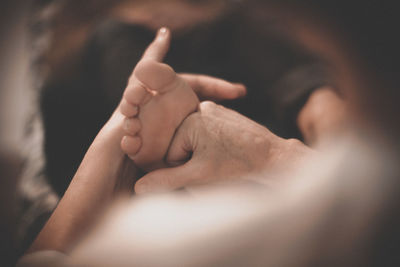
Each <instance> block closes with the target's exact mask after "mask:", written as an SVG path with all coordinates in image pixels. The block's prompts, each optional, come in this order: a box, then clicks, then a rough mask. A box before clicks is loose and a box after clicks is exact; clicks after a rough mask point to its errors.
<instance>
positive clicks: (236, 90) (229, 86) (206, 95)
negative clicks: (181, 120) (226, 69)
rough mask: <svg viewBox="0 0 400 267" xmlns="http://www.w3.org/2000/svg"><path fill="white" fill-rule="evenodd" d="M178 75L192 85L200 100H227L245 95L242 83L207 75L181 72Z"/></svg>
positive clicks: (245, 91)
mask: <svg viewBox="0 0 400 267" xmlns="http://www.w3.org/2000/svg"><path fill="white" fill-rule="evenodd" d="M180 76H181V77H182V78H183V79H184V80H185V81H186V82H187V83H188V84H189V85H190V86H191V87H192V89H193V90H194V91H195V92H196V94H197V95H198V96H199V98H200V99H201V100H214V101H218V100H229V99H236V98H240V97H243V96H245V95H246V93H247V90H246V87H245V86H244V85H243V84H239V83H231V82H228V81H225V80H222V79H218V78H214V77H211V76H207V75H198V74H189V73H183V74H180Z"/></svg>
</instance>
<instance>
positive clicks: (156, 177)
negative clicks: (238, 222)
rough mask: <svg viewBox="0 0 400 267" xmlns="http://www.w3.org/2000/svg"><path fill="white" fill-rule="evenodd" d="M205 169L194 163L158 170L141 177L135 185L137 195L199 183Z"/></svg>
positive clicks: (189, 162)
mask: <svg viewBox="0 0 400 267" xmlns="http://www.w3.org/2000/svg"><path fill="white" fill-rule="evenodd" d="M204 177H206V169H205V168H201V166H199V165H198V164H196V163H195V162H194V161H192V160H190V161H188V162H187V163H185V164H183V165H180V166H178V167H173V168H165V169H158V170H155V171H152V172H150V173H148V174H146V175H145V176H143V177H142V178H141V179H140V180H139V181H137V182H136V184H135V192H136V193H137V194H144V193H156V192H168V191H173V190H176V189H179V188H182V187H185V186H188V185H193V184H197V183H199V184H200V183H201V181H202V180H204Z"/></svg>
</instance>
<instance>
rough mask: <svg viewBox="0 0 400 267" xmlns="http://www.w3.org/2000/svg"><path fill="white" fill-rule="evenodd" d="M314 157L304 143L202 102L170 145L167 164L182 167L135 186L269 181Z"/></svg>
mask: <svg viewBox="0 0 400 267" xmlns="http://www.w3.org/2000/svg"><path fill="white" fill-rule="evenodd" d="M311 154H313V152H312V151H311V150H310V149H309V148H307V147H306V146H305V145H304V144H302V143H301V142H300V141H297V140H294V139H291V140H285V139H282V138H280V137H278V136H276V135H274V134H273V133H271V132H270V131H269V130H268V129H267V128H265V127H263V126H261V125H259V124H257V123H255V122H254V121H252V120H250V119H248V118H246V117H244V116H242V115H240V114H239V113H237V112H235V111H232V110H229V109H227V108H224V107H222V106H219V105H216V104H214V103H213V102H202V103H201V104H200V107H199V111H198V112H196V113H194V114H192V115H190V116H189V117H188V118H187V119H186V120H185V121H184V122H183V124H182V125H181V127H180V128H179V129H178V131H177V133H176V135H175V139H174V140H173V142H172V143H171V147H170V149H169V153H168V155H167V162H168V163H169V164H171V165H172V166H177V167H172V168H167V169H159V170H156V171H153V172H151V173H149V174H147V175H145V176H144V177H143V178H142V179H140V180H139V181H138V182H137V183H136V186H135V191H136V192H137V193H146V192H155V191H168V190H173V189H177V188H181V187H186V186H191V185H198V184H207V183H211V182H212V183H214V182H217V183H218V182H238V181H243V180H259V179H261V180H266V179H269V178H270V177H271V176H272V175H273V174H274V173H279V172H281V171H287V170H290V169H293V168H295V167H297V166H298V164H299V163H300V162H301V160H303V159H304V158H306V157H307V156H309V155H311ZM190 156H191V158H190ZM189 158H190V160H188V159H189ZM187 160H188V161H187ZM185 161H187V162H186V163H184V162H185ZM182 163H183V164H182Z"/></svg>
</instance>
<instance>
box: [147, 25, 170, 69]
mask: <svg viewBox="0 0 400 267" xmlns="http://www.w3.org/2000/svg"><path fill="white" fill-rule="evenodd" d="M170 44H171V32H170V30H169V29H168V28H165V27H163V28H161V29H160V30H158V32H157V36H156V37H155V39H154V41H153V42H152V43H151V44H150V45H149V46H148V47H147V49H146V51H145V52H144V54H143V56H142V60H143V59H149V60H155V61H158V62H162V61H163V59H164V57H165V55H166V54H167V52H168V50H169V46H170Z"/></svg>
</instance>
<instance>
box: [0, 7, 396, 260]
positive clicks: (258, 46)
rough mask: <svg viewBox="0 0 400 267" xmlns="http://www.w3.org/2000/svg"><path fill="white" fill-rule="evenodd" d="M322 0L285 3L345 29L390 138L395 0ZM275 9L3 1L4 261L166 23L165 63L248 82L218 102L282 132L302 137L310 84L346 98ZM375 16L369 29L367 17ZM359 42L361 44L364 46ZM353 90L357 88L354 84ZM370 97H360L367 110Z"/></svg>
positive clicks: (47, 208) (33, 226) (37, 221)
mask: <svg viewBox="0 0 400 267" xmlns="http://www.w3.org/2000/svg"><path fill="white" fill-rule="evenodd" d="M270 2H271V3H272V6H275V5H276V3H275V2H276V1H270ZM278 2H279V1H278ZM317 2H318V1H303V2H301V1H282V2H281V3H280V5H284V6H285V5H287V6H286V7H291V8H288V10H291V11H293V10H295V11H296V12H298V13H299V14H300V13H301V14H309V13H307V12H308V11H310V10H314V11H315V10H317V11H318V12H320V13H319V15H320V17H315V21H318V19H321V18H323V19H326V20H333V21H336V22H337V21H341V23H343V24H340V23H337V26H339V27H338V28H337V29H340V31H343V32H345V34H343V35H342V36H344V37H343V39H344V40H346V46H345V47H347V45H349V46H350V45H351V46H352V47H353V46H354V47H353V48H356V49H355V50H351V51H357V52H358V53H359V54H357V55H355V54H354V55H352V56H354V60H353V57H351V60H353V61H352V62H357V63H355V64H358V65H359V66H363V67H365V68H366V69H367V70H364V69H363V70H362V72H363V73H362V75H361V76H363V77H367V76H368V75H366V74H369V73H372V75H371V77H373V78H374V79H371V80H373V83H370V82H369V80H368V79H369V78H371V77H368V79H366V82H364V83H363V84H368V85H369V86H371V88H367V87H365V88H364V89H363V90H365V95H366V97H365V98H368V97H369V98H368V99H371V97H370V96H371V95H372V96H375V95H379V97H376V98H374V99H375V100H376V101H375V102H374V103H375V104H374V105H372V104H371V102H368V101H365V103H367V104H365V105H367V106H368V107H371V109H373V111H372V112H371V113H374V110H379V112H378V111H377V112H376V114H378V113H379V115H374V117H373V118H372V115H371V116H370V115H368V116H367V117H368V118H371V120H374V121H375V122H377V121H379V122H380V123H382V125H384V126H385V130H387V131H386V132H385V136H388V138H389V136H390V138H392V139H395V138H393V137H394V136H395V137H397V136H398V135H397V134H398V129H399V127H398V121H397V119H398V115H399V113H398V107H396V104H393V103H395V102H396V100H398V93H397V92H398V91H397V85H398V83H397V80H398V75H399V74H398V65H399V64H398V61H397V59H398V51H397V50H398V49H397V48H396V44H398V43H396V41H398V40H397V39H398V38H395V35H398V34H397V31H395V30H394V29H396V27H397V26H398V21H397V20H396V19H393V21H392V20H390V19H392V18H395V17H396V15H393V14H391V13H387V10H390V4H389V5H388V6H387V9H382V10H384V11H382V10H381V9H375V6H374V4H376V3H378V2H379V1H378V2H374V1H367V2H366V3H364V4H363V6H362V7H365V8H366V9H365V10H366V11H365V12H364V11H362V10H363V9H361V11H360V9H358V8H360V6H358V5H357V4H356V3H355V1H350V2H351V3H349V4H346V3H344V2H343V3H341V2H340V1H339V2H340V3H334V4H332V3H325V4H318V3H317ZM353 2H354V3H353ZM388 2H390V1H388ZM260 3H261V4H260ZM378 5H379V3H378ZM385 5H386V4H385V3H382V4H381V5H380V7H383V6H385ZM274 10H275V9H272V8H271V9H267V8H265V7H263V3H262V1H244V0H243V1H240V0H169V1H165V0H152V1H148V0H87V1H77V0H36V1H33V0H31V1H4V2H3V3H2V4H1V9H0V12H1V32H0V34H1V36H2V38H1V43H0V44H1V46H0V55H1V57H0V59H1V72H0V82H1V91H0V93H1V98H0V100H1V117H0V118H1V121H0V122H1V127H0V130H1V156H2V161H1V169H0V171H1V177H2V179H3V177H11V178H10V179H3V180H2V185H1V188H2V192H1V193H2V194H1V199H0V201H1V202H0V206H1V211H2V214H3V213H4V214H5V216H3V215H2V218H5V220H3V221H2V223H3V225H1V231H2V232H1V233H2V234H1V236H2V244H5V246H4V248H3V249H2V253H4V255H5V256H4V258H11V259H12V258H15V257H16V255H19V254H20V253H22V252H23V251H24V250H25V249H26V248H27V246H29V244H30V243H31V241H32V240H33V239H34V237H35V236H36V234H37V233H38V231H39V230H40V229H41V227H42V226H43V224H44V222H45V221H46V220H47V219H48V217H49V215H50V214H51V211H52V210H53V209H54V207H55V206H56V204H57V201H58V199H59V198H60V197H61V196H62V195H63V193H64V192H65V190H66V188H67V186H68V184H69V182H70V180H71V178H72V177H73V175H74V173H75V171H76V169H77V168H78V166H79V164H80V162H81V160H82V158H83V155H84V153H85V151H86V150H87V148H88V147H89V145H90V144H91V142H92V140H93V138H94V137H95V135H96V134H97V133H98V131H99V130H100V128H101V127H102V125H104V123H105V122H106V121H107V119H108V118H109V116H110V115H111V113H112V112H113V110H114V109H115V108H116V106H117V105H118V102H119V100H120V98H121V95H122V92H123V90H124V88H125V86H126V83H127V78H128V77H129V75H130V73H131V71H132V69H133V67H134V66H135V65H136V63H137V62H138V60H139V59H140V57H141V54H142V53H143V51H144V49H145V48H146V46H147V45H148V44H149V43H150V42H151V40H152V39H153V37H154V34H155V32H156V31H157V29H159V28H160V27H163V26H167V27H169V28H170V29H171V31H172V35H173V39H172V45H171V49H170V52H169V53H168V55H167V57H166V60H165V62H166V63H168V64H169V65H171V66H172V67H173V68H174V69H175V70H176V72H191V73H201V74H208V75H212V76H217V77H220V78H224V79H227V80H229V81H233V82H240V83H244V84H245V85H246V86H247V88H248V95H247V96H246V97H245V98H243V99H240V100H235V101H229V102H224V103H222V104H223V105H225V106H227V107H230V108H232V109H234V110H237V111H239V112H240V113H242V114H243V115H245V116H248V117H249V118H251V119H253V120H255V121H257V122H259V123H261V124H263V125H265V126H267V127H268V128H269V129H270V130H271V131H273V132H274V133H276V134H277V135H279V136H282V137H285V138H298V139H300V140H304V135H303V134H302V132H301V131H300V129H299V127H298V125H297V116H298V113H299V111H300V109H301V107H303V105H304V104H305V103H306V101H307V100H308V97H309V96H310V94H311V93H312V92H313V90H315V89H316V88H320V87H321V86H329V87H330V88H332V89H333V90H334V91H335V92H337V93H338V94H339V95H346V93H343V92H345V91H346V88H343V87H340V86H338V82H337V81H336V80H334V79H333V78H332V76H333V75H332V73H331V72H330V70H331V69H330V67H332V66H331V65H329V62H327V61H326V58H325V57H323V56H321V55H320V53H315V51H312V50H310V47H307V48H306V45H304V42H301V41H296V42H295V41H294V40H293V39H296V38H297V37H298V36H296V35H295V34H293V35H290V34H288V33H293V28H291V26H290V24H287V23H282V20H281V16H278V15H277V14H278V13H279V12H277V13H275V12H274ZM277 10H279V9H277ZM305 11H307V12H305ZM381 11H382V12H381ZM296 12H295V13H296ZM371 12H373V13H371ZM288 14H289V16H290V14H292V13H290V12H289V13H288ZM296 14H297V13H296ZM310 14H311V13H310ZM385 15H387V16H386V20H384V19H383V18H385ZM286 16H287V14H286ZM283 17H285V16H283ZM368 17H369V18H370V19H371V21H372V22H371V21H370V22H369V23H371V24H366V21H367V19H366V18H368ZM292 18H293V19H295V18H296V17H295V16H293V17H292ZM352 20H354V23H353V22H352ZM374 21H376V22H380V23H382V24H379V23H378V24H376V23H373V22H374ZM346 23H347V24H346ZM343 25H345V26H343ZM348 25H351V27H350V26H349V28H346V27H347V26H348ZM342 26H343V27H342ZM337 29H335V30H337ZM354 33H356V34H354ZM366 36H369V38H366ZM3 37H5V38H3ZM346 38H348V39H346ZM305 39H306V38H305ZM305 39H304V38H303V41H304V40H305ZM311 41H312V40H311ZM360 44H362V45H364V46H363V47H365V49H364V48H362V49H361V48H360V49H359V47H358V45H360ZM382 51H386V53H382ZM396 53H397V54H396ZM359 58H361V59H362V60H360V61H359ZM364 60H365V61H364ZM364 62H367V64H363V63H364ZM360 72H361V70H360ZM375 76H376V77H378V78H377V79H375ZM367 80H368V81H367ZM378 81H379V82H381V81H384V82H383V83H381V84H380V85H381V87H385V89H382V91H379V92H378V91H376V90H377V89H376V87H374V86H372V84H374V85H375V84H376V83H378ZM381 87H378V88H381ZM4 88H6V89H7V90H5V89H4ZM352 90H354V91H355V92H358V91H357V90H356V86H354V87H353V88H352ZM385 90H386V91H385ZM367 96H368V97H367ZM382 99H383V100H382ZM385 99H386V100H385ZM389 99H390V101H389ZM385 101H387V102H385ZM363 103H364V102H363V101H361V100H360V107H361V106H362V104H363ZM384 106H385V108H383V107H384ZM364 110H366V109H364ZM380 111H382V112H380ZM338 112H339V111H338ZM365 114H367V113H365ZM382 118H385V119H382ZM388 125H390V129H389V128H388V127H386V126H388ZM392 139H390V140H392ZM10 166H15V168H13V167H10ZM13 170H18V172H14V171H13ZM16 177H19V178H18V179H17V178H16ZM3 183H4V185H3ZM13 189H15V190H13ZM12 203H16V204H12ZM9 244H12V245H9Z"/></svg>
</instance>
